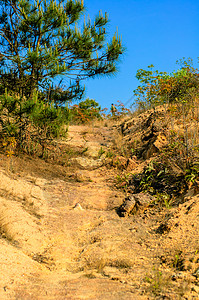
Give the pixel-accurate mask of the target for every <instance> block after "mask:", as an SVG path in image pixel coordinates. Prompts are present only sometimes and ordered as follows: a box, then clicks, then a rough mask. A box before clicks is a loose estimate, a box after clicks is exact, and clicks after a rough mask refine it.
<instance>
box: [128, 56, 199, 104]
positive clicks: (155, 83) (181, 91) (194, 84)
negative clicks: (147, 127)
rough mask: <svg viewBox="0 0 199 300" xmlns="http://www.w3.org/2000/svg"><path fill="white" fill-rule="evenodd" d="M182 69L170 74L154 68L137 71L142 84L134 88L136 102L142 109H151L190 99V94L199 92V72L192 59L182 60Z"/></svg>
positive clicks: (137, 76)
mask: <svg viewBox="0 0 199 300" xmlns="http://www.w3.org/2000/svg"><path fill="white" fill-rule="evenodd" d="M180 62H181V65H182V67H181V69H179V70H177V71H174V72H172V73H171V74H168V73H166V72H159V71H158V70H154V66H153V65H150V66H148V70H143V69H140V70H138V71H137V74H136V78H137V79H138V80H139V81H140V83H141V85H139V86H138V88H137V89H136V90H134V96H135V99H136V103H137V104H138V107H139V108H140V109H144V110H145V109H149V108H151V107H155V106H156V105H159V104H164V103H173V102H175V103H176V102H181V103H182V102H187V101H190V96H192V95H193V94H195V95H196V94H198V84H199V72H198V69H196V68H194V67H193V66H192V60H191V59H189V60H181V61H180Z"/></svg>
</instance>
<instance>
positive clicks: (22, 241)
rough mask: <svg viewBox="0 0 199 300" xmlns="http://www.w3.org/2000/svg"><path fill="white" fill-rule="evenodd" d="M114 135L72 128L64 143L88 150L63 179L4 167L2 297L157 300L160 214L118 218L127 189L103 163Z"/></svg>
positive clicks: (0, 292)
mask: <svg viewBox="0 0 199 300" xmlns="http://www.w3.org/2000/svg"><path fill="white" fill-rule="evenodd" d="M112 134H113V133H112V131H110V130H108V129H107V128H103V129H99V128H92V129H89V128H86V127H83V126H82V127H80V126H71V127H70V128H69V137H68V139H67V141H64V142H63V143H67V144H69V145H71V147H72V146H76V147H79V148H80V149H81V148H82V150H83V152H85V155H84V156H79V157H78V156H76V157H75V158H73V159H71V166H73V165H74V167H71V168H70V171H67V172H69V173H67V176H66V178H64V177H63V176H62V178H59V177H58V178H48V177H46V176H43V177H42V176H40V177H35V175H31V176H30V175H29V176H28V175H27V174H26V176H25V177H23V178H20V177H19V175H14V176H8V174H6V172H5V171H3V169H2V173H1V198H0V201H1V209H0V222H1V234H2V238H1V240H0V244H1V251H0V258H1V262H2V263H1V266H0V273H1V274H3V276H1V280H0V299H71V300H73V299H74V300H75V299H93V300H94V299H113V300H114V299H118V300H119V299H152V298H153V296H150V289H149V288H150V286H151V283H150V282H149V281H150V280H149V279H148V280H146V279H147V278H150V274H151V271H152V270H155V271H154V272H156V269H157V272H159V267H158V266H159V264H160V257H161V255H160V247H161V244H162V241H163V238H162V237H161V236H160V235H158V234H157V230H156V229H157V228H158V226H159V220H160V219H161V215H158V217H155V216H153V215H152V214H151V213H149V214H140V215H136V216H129V217H127V218H121V217H119V216H118V214H117V212H116V208H118V207H119V206H120V205H121V204H122V203H123V201H124V198H125V195H124V194H123V193H122V192H121V191H119V190H116V189H115V188H114V185H113V178H114V176H115V174H114V173H112V171H111V170H110V169H109V170H108V169H107V168H106V167H105V166H103V151H108V149H109V148H108V147H109V146H110V144H111V139H112ZM102 149H103V151H102ZM166 247H167V245H166V244H165V249H166ZM156 267H157V268H156ZM157 274H160V273H157ZM157 276H158V275H157ZM157 280H159V279H157ZM163 280H164V278H163ZM159 284H160V283H159ZM158 288H159V287H158ZM163 289H164V288H163ZM165 290H167V286H165ZM151 295H152V294H151ZM154 297H155V296H154ZM168 299H178V296H176V298H175V296H173V298H172V296H171V297H170V298H168ZM179 299H180V298H179ZM187 299H188V298H187ZM190 299H192V298H190ZM195 299H197V298H195Z"/></svg>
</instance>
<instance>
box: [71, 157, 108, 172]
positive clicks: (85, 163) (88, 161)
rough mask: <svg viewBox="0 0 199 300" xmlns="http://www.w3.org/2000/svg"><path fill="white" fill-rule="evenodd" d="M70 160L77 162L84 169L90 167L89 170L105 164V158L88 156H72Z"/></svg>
mask: <svg viewBox="0 0 199 300" xmlns="http://www.w3.org/2000/svg"><path fill="white" fill-rule="evenodd" d="M70 162H72V163H76V164H78V165H79V166H80V167H82V168H83V169H88V170H92V169H97V168H99V167H101V166H103V164H104V161H103V159H93V158H87V157H76V158H72V159H71V160H70Z"/></svg>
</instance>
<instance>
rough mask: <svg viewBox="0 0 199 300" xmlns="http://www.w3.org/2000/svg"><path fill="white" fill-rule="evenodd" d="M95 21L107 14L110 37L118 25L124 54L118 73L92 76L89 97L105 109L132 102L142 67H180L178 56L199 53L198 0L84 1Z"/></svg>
mask: <svg viewBox="0 0 199 300" xmlns="http://www.w3.org/2000/svg"><path fill="white" fill-rule="evenodd" d="M84 4H85V6H86V9H87V13H88V14H89V16H90V17H91V19H93V17H94V16H95V15H96V14H98V12H99V10H102V12H103V13H105V12H107V13H108V15H109V19H110V23H109V27H108V31H109V32H110V37H111V36H112V35H113V34H114V32H115V31H116V28H117V27H118V31H119V34H120V35H122V42H123V45H124V46H125V47H126V52H125V54H124V55H123V58H122V61H121V63H120V65H119V72H118V73H117V75H116V76H113V77H111V78H110V77H105V78H102V79H89V80H88V81H86V82H85V84H86V97H89V98H92V99H95V100H96V101H97V102H98V103H99V104H100V105H101V106H102V107H103V108H104V107H108V108H110V105H111V103H116V102H117V100H119V101H122V102H123V103H124V104H126V103H127V102H128V103H127V105H126V106H128V107H129V106H130V105H131V104H132V103H133V100H131V101H129V99H130V98H131V97H132V95H133V90H134V89H135V88H136V87H137V85H138V81H137V79H136V78H135V75H136V71H137V70H138V69H141V68H142V69H146V68H147V66H148V65H150V64H153V65H154V66H155V68H156V69H157V70H159V71H166V72H171V71H173V70H176V69H177V68H178V66H177V65H176V60H177V59H180V58H183V57H186V58H188V57H191V58H192V59H194V61H195V62H197V59H198V57H199V1H198V0H100V1H98V0H84Z"/></svg>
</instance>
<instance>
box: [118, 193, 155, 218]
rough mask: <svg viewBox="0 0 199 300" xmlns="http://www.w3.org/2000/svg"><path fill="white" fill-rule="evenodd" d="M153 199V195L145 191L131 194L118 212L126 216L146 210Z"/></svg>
mask: <svg viewBox="0 0 199 300" xmlns="http://www.w3.org/2000/svg"><path fill="white" fill-rule="evenodd" d="M153 200H154V198H153V197H152V196H150V195H148V194H144V193H139V194H133V195H130V196H128V197H127V198H126V199H125V200H124V203H123V204H122V205H121V206H120V207H119V208H118V214H119V216H121V217H126V216H128V215H130V214H134V213H136V212H141V211H144V210H145V209H147V207H148V206H149V204H150V203H151V202H152V201H153Z"/></svg>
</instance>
